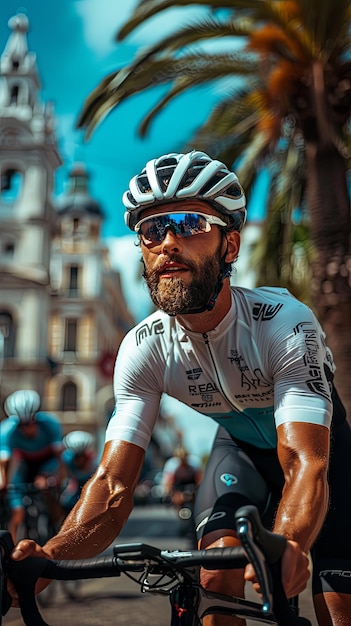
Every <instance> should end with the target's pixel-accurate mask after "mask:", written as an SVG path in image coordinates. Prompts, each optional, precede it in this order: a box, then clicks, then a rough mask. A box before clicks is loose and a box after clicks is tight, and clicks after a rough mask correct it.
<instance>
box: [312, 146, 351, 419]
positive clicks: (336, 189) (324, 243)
mask: <svg viewBox="0 0 351 626" xmlns="http://www.w3.org/2000/svg"><path fill="white" fill-rule="evenodd" d="M306 149H307V202H308V206H309V211H310V217H311V243H312V246H313V262H312V268H311V269H312V283H311V301H312V306H313V308H314V310H315V312H316V314H317V316H318V319H319V320H320V322H321V324H322V325H323V327H324V330H325V332H326V335H327V343H328V345H329V347H330V348H331V350H332V352H333V355H334V360H335V363H336V367H337V371H336V375H335V382H336V386H337V388H338V391H339V393H340V396H341V398H342V400H343V402H344V404H345V407H346V410H347V413H348V419H349V421H350V422H351V384H350V374H351V237H350V233H351V223H350V222H351V220H350V200H349V193H348V187H347V178H346V171H345V159H344V158H343V157H342V156H341V155H340V154H339V152H338V151H337V150H336V148H335V147H334V146H332V145H330V144H329V145H325V144H324V145H323V146H321V144H320V143H318V142H316V141H309V142H307V144H306Z"/></svg>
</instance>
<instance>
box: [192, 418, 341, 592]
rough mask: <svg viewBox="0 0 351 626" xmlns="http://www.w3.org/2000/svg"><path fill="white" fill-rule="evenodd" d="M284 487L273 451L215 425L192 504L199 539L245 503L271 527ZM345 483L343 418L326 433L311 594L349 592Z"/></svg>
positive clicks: (228, 522)
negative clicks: (325, 481)
mask: <svg viewBox="0 0 351 626" xmlns="http://www.w3.org/2000/svg"><path fill="white" fill-rule="evenodd" d="M283 485H284V476H283V472H282V469H281V466H280V463H279V460H278V456H277V451H276V449H269V450H262V449H259V448H256V447H253V446H251V445H249V444H247V443H243V442H240V441H238V440H235V439H234V438H233V437H232V436H231V435H229V433H228V432H227V431H226V430H225V429H224V428H222V427H220V428H219V429H218V433H217V436H216V438H215V441H214V445H213V449H212V452H211V455H210V458H209V460H208V462H207V466H206V470H205V473H204V477H203V480H202V483H201V485H200V487H199V490H198V493H197V498H196V503H195V520H196V530H197V536H198V539H200V538H201V537H202V536H203V535H205V534H207V533H209V532H211V531H213V530H223V531H225V529H231V530H235V520H234V512H235V511H236V510H237V509H238V508H239V507H240V506H243V505H244V504H254V505H256V506H257V508H258V510H259V512H260V514H261V517H262V521H263V523H264V525H265V526H266V528H272V525H273V522H274V517H275V514H276V511H277V507H278V504H279V501H280V499H281V494H282V488H283ZM350 485H351V430H350V427H349V425H348V423H347V422H346V421H345V420H343V421H342V422H341V423H340V422H339V423H337V424H336V425H335V426H334V427H333V429H332V433H331V456H330V469H329V488H330V505H329V510H328V513H327V516H326V519H325V522H324V525H323V528H322V531H321V533H320V536H319V537H318V539H317V541H316V542H315V544H314V546H313V548H312V550H311V556H312V560H313V564H314V568H313V592H314V593H320V592H321V591H322V590H324V591H332V590H335V591H339V592H344V593H351V528H350V527H351V498H350V496H349V493H348V492H349V489H350ZM223 534H225V532H223Z"/></svg>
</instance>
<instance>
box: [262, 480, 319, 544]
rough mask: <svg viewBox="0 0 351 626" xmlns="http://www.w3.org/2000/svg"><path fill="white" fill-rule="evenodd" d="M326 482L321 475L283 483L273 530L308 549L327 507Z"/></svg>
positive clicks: (315, 536)
mask: <svg viewBox="0 0 351 626" xmlns="http://www.w3.org/2000/svg"><path fill="white" fill-rule="evenodd" d="M328 498H329V492H328V485H327V481H326V480H325V478H324V477H320V478H318V479H316V480H315V481H314V482H313V484H312V481H311V480H310V478H309V479H308V481H306V480H304V474H303V473H302V474H301V478H300V479H299V480H295V481H294V482H290V483H289V484H288V485H286V486H285V489H284V491H283V497H282V499H281V502H280V504H279V507H278V511H277V515H276V520H275V524H274V531H275V532H277V533H279V534H282V535H285V537H287V538H288V539H292V540H294V541H297V543H298V544H299V545H300V546H301V548H302V549H303V550H304V551H305V552H308V551H309V549H310V548H311V546H312V544H313V543H314V541H315V540H316V538H317V536H318V533H319V531H320V529H321V526H322V524H323V521H324V518H325V515H326V513H327V509H328Z"/></svg>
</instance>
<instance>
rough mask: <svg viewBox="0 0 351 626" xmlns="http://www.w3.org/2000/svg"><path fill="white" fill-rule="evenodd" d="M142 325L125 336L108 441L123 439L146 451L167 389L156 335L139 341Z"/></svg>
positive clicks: (116, 380)
mask: <svg viewBox="0 0 351 626" xmlns="http://www.w3.org/2000/svg"><path fill="white" fill-rule="evenodd" d="M138 336H139V335H138V327H136V329H133V330H132V331H130V332H129V333H128V334H127V335H126V337H125V338H124V340H123V342H122V344H121V346H120V349H119V351H118V355H117V359H116V366H115V373H114V395H115V408H114V411H113V414H112V416H111V419H110V421H109V423H108V426H107V429H106V436H105V441H111V440H115V439H118V440H123V441H128V442H131V443H134V444H136V445H138V446H139V447H141V448H143V449H144V450H146V448H147V446H148V444H149V441H150V438H151V434H152V431H153V428H154V426H155V423H156V420H157V417H158V414H159V406H160V400H161V395H162V391H163V373H164V370H165V361H164V357H163V353H162V350H161V349H160V346H159V342H158V341H157V339H155V337H154V336H150V337H146V338H143V340H142V341H141V343H139V345H138V342H137V338H138Z"/></svg>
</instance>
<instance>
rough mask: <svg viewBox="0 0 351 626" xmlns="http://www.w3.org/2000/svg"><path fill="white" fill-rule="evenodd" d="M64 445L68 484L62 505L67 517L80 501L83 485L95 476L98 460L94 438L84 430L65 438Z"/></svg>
mask: <svg viewBox="0 0 351 626" xmlns="http://www.w3.org/2000/svg"><path fill="white" fill-rule="evenodd" d="M63 444H64V448H65V449H64V451H63V453H62V461H63V466H64V472H65V475H66V482H65V486H64V489H63V492H62V494H61V498H60V504H61V506H62V508H63V509H64V512H65V514H66V515H67V513H69V511H70V510H71V509H72V508H73V506H74V505H75V503H76V502H77V500H78V499H79V497H80V493H81V490H82V487H83V485H84V484H85V483H86V482H87V480H88V479H89V478H91V476H92V475H93V474H94V472H95V470H96V468H97V458H96V451H95V441H94V437H93V435H91V434H90V433H88V432H86V431H84V430H73V431H71V432H70V433H68V434H67V435H66V436H65V437H64V439H63Z"/></svg>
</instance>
